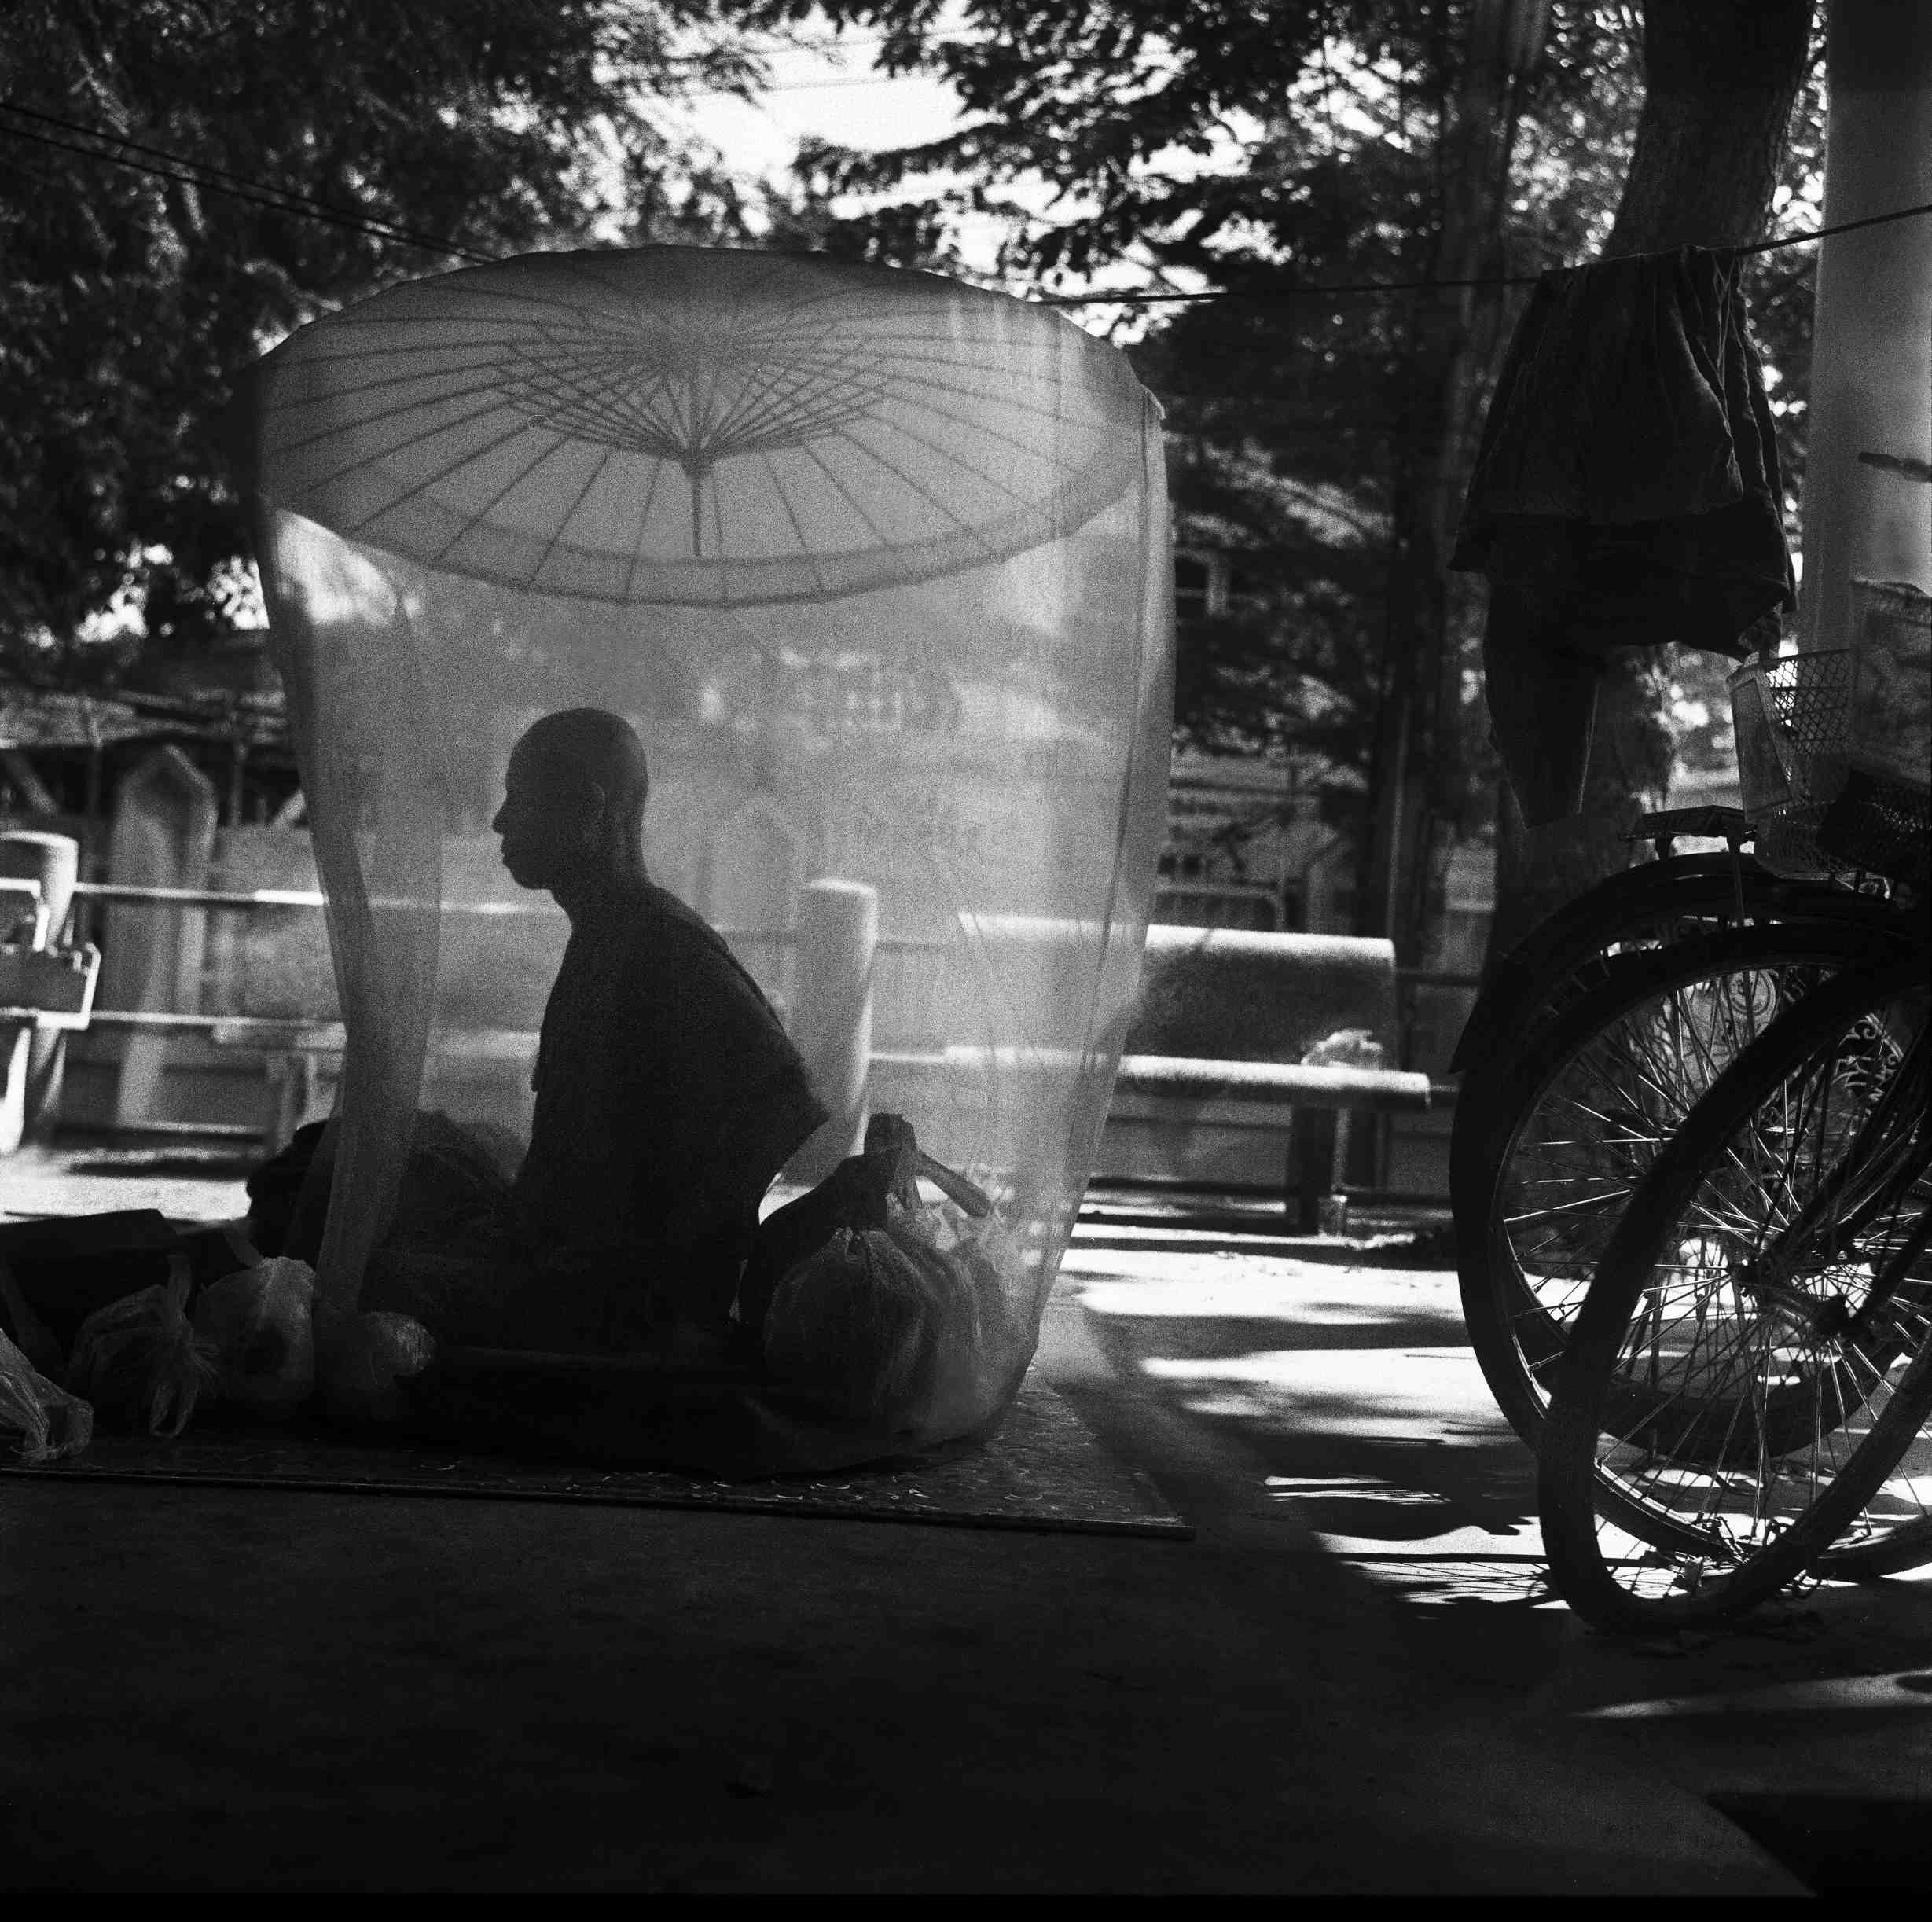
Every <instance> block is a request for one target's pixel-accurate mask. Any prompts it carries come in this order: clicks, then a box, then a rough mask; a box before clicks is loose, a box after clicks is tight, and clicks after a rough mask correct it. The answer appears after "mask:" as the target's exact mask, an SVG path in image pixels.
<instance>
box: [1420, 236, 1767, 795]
mask: <svg viewBox="0 0 1932 1922" xmlns="http://www.w3.org/2000/svg"><path fill="white" fill-rule="evenodd" d="M1742 274H1743V263H1742V261H1741V259H1740V258H1739V256H1738V255H1735V254H1734V253H1731V252H1710V251H1709V250H1708V249H1706V248H1696V247H1686V248H1680V249H1678V250H1677V252H1674V253H1668V254H1647V255H1636V256H1633V257H1632V258H1629V259H1620V260H1607V261H1600V262H1597V263H1594V264H1592V265H1591V266H1583V267H1570V268H1565V269H1561V270H1556V271H1552V272H1551V273H1548V274H1544V275H1542V276H1541V277H1540V278H1539V280H1538V281H1537V286H1536V291H1535V292H1533V294H1532V295H1531V296H1530V303H1529V306H1528V307H1527V309H1526V311H1525V312H1524V314H1523V317H1522V321H1521V322H1520V323H1519V325H1518V326H1517V329H1516V332H1515V337H1514V338H1513V339H1512V340H1511V342H1510V346H1509V352H1508V357H1507V358H1506V359H1505V361H1504V366H1503V372H1502V376H1501V378H1500V380H1499V381H1498V383H1497V390H1496V395H1495V398H1494V399H1493V400H1492V401H1491V402H1490V405H1489V417H1488V420H1487V421H1486V423H1485V424H1484V427H1483V432H1482V443H1481V445H1480V447H1479V448H1478V451H1477V455H1476V464H1475V474H1474V476H1473V477H1472V478H1471V481H1470V484H1469V493H1468V497H1467V500H1466V502H1465V503H1464V509H1463V520H1462V526H1461V528H1460V534H1459V537H1458V539H1457V542H1456V551H1455V553H1454V554H1453V556H1452V557H1451V559H1450V561H1449V564H1450V566H1451V567H1452V568H1458V569H1460V570H1462V571H1466V572H1472V573H1482V574H1486V575H1488V576H1489V584H1490V594H1489V624H1488V628H1487V630H1486V633H1485V635H1484V637H1483V662H1484V667H1485V671H1486V677H1487V681H1488V691H1489V715H1490V720H1491V723H1492V728H1493V736H1494V739H1495V741H1496V745H1497V752H1499V754H1500V755H1501V757H1502V760H1503V765H1504V768H1505V770H1507V772H1508V775H1509V779H1510V784H1511V786H1512V787H1513V788H1515V792H1516V796H1517V799H1518V800H1519V803H1521V805H1522V810H1523V814H1524V816H1525V818H1526V819H1527V820H1528V821H1530V823H1531V824H1532V825H1539V824H1541V823H1543V822H1547V821H1556V820H1559V819H1561V818H1563V817H1564V816H1566V815H1569V814H1575V813H1576V812H1577V811H1578V809H1579V808H1580V807H1581V804H1582V798H1583V785H1584V776H1585V770H1586V768H1587V766H1588V763H1589V748H1590V737H1591V733H1592V728H1593V725H1594V721H1595V715H1596V692H1597V685H1598V682H1599V680H1600V677H1601V674H1602V671H1603V663H1604V660H1605V659H1606V657H1607V656H1608V655H1609V654H1610V653H1611V652H1613V651H1614V650H1615V649H1619V648H1626V647H1646V646H1655V645H1659V644H1662V643H1663V642H1666V641H1679V642H1682V643H1684V644H1685V645H1688V646H1691V647H1697V648H1703V649H1709V650H1710V651H1711V652H1715V653H1719V654H1724V655H1728V656H1732V657H1733V658H1734V659H1740V660H1741V659H1743V657H1744V656H1746V655H1747V654H1748V653H1750V652H1751V651H1752V649H1753V647H1754V645H1757V637H1754V638H1750V639H1747V638H1745V637H1746V636H1747V632H1748V631H1749V630H1752V629H1754V627H1758V624H1759V623H1766V622H1772V621H1775V618H1776V616H1777V614H1778V613H1779V612H1780V611H1788V610H1790V609H1791V608H1793V607H1794V605H1796V602H1795V599H1794V594H1793V591H1792V590H1793V581H1792V575H1791V555H1790V553H1789V552H1788V550H1787V548H1786V546H1785V541H1784V530H1783V480H1782V479H1781V477H1780V473H1779V471H1778V454H1777V446H1776V441H1775V439H1774V438H1773V435H1772V421H1771V410H1770V407H1769V403H1768V402H1767V401H1766V399H1765V384H1764V375H1763V372H1762V370H1761V367H1760V366H1759V363H1758V353H1757V349H1756V348H1755V347H1754V345H1753V344H1752V342H1751V339H1750V332H1749V329H1748V325H1747V312H1746V304H1745V300H1744V295H1743V287H1742V284H1741V283H1742Z"/></svg>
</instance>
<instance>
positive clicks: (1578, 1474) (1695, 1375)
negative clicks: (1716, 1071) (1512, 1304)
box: [1538, 953, 1932, 1630]
mask: <svg viewBox="0 0 1932 1922" xmlns="http://www.w3.org/2000/svg"><path fill="white" fill-rule="evenodd" d="M1924 970H1925V961H1924V957H1923V953H1920V954H1916V955H1915V956H1913V957H1910V958H1908V959H1907V960H1905V961H1902V962H1899V963H1895V964H1893V965H1890V967H1888V968H1881V969H1878V970H1860V971H1859V972H1856V973H1848V974H1846V975H1842V976H1839V977H1838V979H1836V980H1834V981H1831V982H1828V983H1825V984H1824V985H1823V986H1822V987H1820V988H1818V989H1817V990H1816V992H1815V993H1814V994H1812V995H1811V996H1810V997H1809V998H1807V999H1806V1000H1805V1001H1803V1002H1802V1003H1801V1004H1800V1005H1798V1007H1797V1008H1795V1009H1794V1010H1793V1011H1792V1012H1791V1014H1789V1015H1788V1016H1786V1017H1785V1018H1784V1019H1783V1020H1780V1022H1778V1023H1776V1024H1775V1025H1774V1026H1773V1027H1772V1028H1770V1029H1769V1031H1767V1032H1766V1033H1765V1034H1764V1035H1763V1036H1761V1038H1759V1039H1758V1041H1756V1042H1754V1043H1753V1044H1752V1045H1751V1046H1750V1047H1749V1048H1747V1049H1745V1050H1744V1052H1743V1053H1742V1054H1741V1055H1740V1056H1739V1057H1738V1059H1737V1060H1736V1061H1735V1063H1733V1064H1732V1066H1731V1067H1730V1068H1728V1069H1727V1070H1726V1071H1725V1072H1724V1074H1723V1075H1721V1077H1720V1078H1719V1079H1718V1080H1717V1082H1716V1084H1715V1085H1714V1086H1713V1088H1712V1090H1711V1091H1710V1093H1709V1095H1708V1096H1706V1097H1705V1099H1704V1100H1703V1101H1701V1102H1699V1104H1698V1106H1697V1108H1695V1111H1694V1112H1692V1114H1691V1116H1690V1117H1689V1119H1688V1120H1687V1122H1686V1123H1685V1124H1684V1127H1683V1128H1682V1129H1681V1130H1680V1131H1679V1133H1678V1134H1677V1137H1676V1138H1675V1139H1674V1140H1673V1141H1672V1142H1671V1143H1670V1144H1669V1145H1668V1146H1667V1147H1666V1148H1665V1149H1664V1150H1663V1151H1662V1152H1661V1153H1660V1154H1659V1155H1658V1157H1657V1159H1656V1161H1655V1164H1654V1165H1653V1167H1652V1168H1651V1171H1650V1173H1649V1174H1648V1175H1647V1177H1646V1178H1644V1181H1643V1182H1642V1184H1641V1185H1640V1187H1639V1188H1638V1189H1637V1192H1636V1195H1635V1196H1634V1197H1633V1200H1631V1203H1630V1204H1629V1208H1628V1209H1627V1210H1626V1211H1625V1215H1624V1218H1623V1219H1622V1222H1620V1223H1619V1225H1618V1228H1617V1229H1616V1231H1615V1233H1614V1234H1613V1235H1612V1237H1611V1243H1610V1246H1609V1248H1607V1251H1606V1252H1605V1255H1604V1258H1603V1262H1602V1264H1601V1266H1600V1268H1599V1270H1598V1271H1597V1273H1596V1277H1595V1279H1594V1280H1593V1281H1592V1283H1591V1285H1590V1288H1589V1294H1588V1295H1587V1297H1586V1299H1585V1302H1584V1303H1583V1306H1582V1307H1581V1310H1579V1312H1578V1315H1577V1317H1576V1320H1575V1324H1574V1331H1573V1332H1572V1335H1571V1338H1570V1346H1569V1349H1568V1351H1567V1354H1566V1355H1565V1357H1564V1358H1563V1362H1562V1363H1561V1364H1560V1365H1559V1367H1558V1368H1557V1369H1556V1371H1555V1373H1554V1379H1553V1384H1552V1397H1551V1402H1550V1406H1549V1411H1548V1420H1547V1422H1546V1424H1545V1427H1544V1437H1543V1446H1542V1449H1541V1454H1540V1458H1539V1463H1538V1498H1539V1509H1540V1512H1541V1518H1542V1522H1543V1529H1544V1545H1545V1547H1546V1549H1548V1553H1549V1556H1550V1565H1551V1571H1552V1576H1553V1577H1554V1578H1555V1580H1556V1584H1557V1586H1558V1587H1559V1589H1560V1591H1561V1592H1562V1593H1563V1595H1564V1597H1566V1599H1567V1600H1569V1602H1570V1605H1571V1606H1572V1607H1573V1608H1575V1609H1576V1610H1577V1611H1578V1613H1579V1614H1581V1615H1584V1616H1585V1618H1586V1619H1589V1620H1591V1621H1593V1622H1596V1623H1597V1624H1598V1625H1599V1626H1603V1627H1606V1628H1611V1629H1616V1630H1646V1629H1649V1628H1652V1627H1655V1626H1662V1625H1668V1624H1684V1623H1690V1622H1708V1621H1713V1620H1717V1619H1722V1618H1724V1617H1725V1616H1728V1615H1734V1614H1735V1613H1737V1612H1739V1611H1741V1610H1743V1609H1744V1608H1748V1607H1750V1606H1751V1605H1752V1604H1754V1603H1755V1602H1757V1601H1758V1600H1761V1599H1763V1598H1764V1597H1766V1596H1768V1595H1769V1594H1771V1593H1774V1592H1775V1591H1776V1590H1777V1589H1780V1588H1781V1587H1783V1586H1785V1585H1786V1584H1787V1582H1791V1581H1792V1580H1794V1579H1795V1578H1798V1576H1800V1575H1802V1574H1804V1573H1805V1571H1807V1570H1808V1569H1811V1568H1813V1567H1819V1568H1820V1570H1821V1571H1824V1572H1826V1573H1842V1574H1847V1575H1853V1574H1860V1573H1863V1574H1875V1573H1880V1572H1885V1571H1886V1569H1887V1568H1888V1567H1902V1566H1908V1565H1910V1564H1911V1563H1912V1562H1913V1561H1915V1560H1919V1559H1920V1556H1921V1554H1922V1552H1923V1546H1924V1541H1925V1537H1926V1533H1927V1531H1928V1527H1932V1457H1929V1454H1928V1449H1927V1444H1926V1439H1925V1437H1924V1434H1923V1431H1924V1428H1925V1424H1926V1417H1927V1416H1928V1414H1932V1172H1929V1164H1932V1143H1928V1141H1927V1139H1926V1106H1925V1095H1926V1089H1925V1086H1924V1085H1923V1084H1924V1081H1925V1075H1926V1059H1927V1051H1926V1036H1925V1033H1924V1026H1923V1006H1922V1005H1919V1006H1916V1007H1913V1008H1911V1009H1909V1010H1908V1012H1901V1001H1906V1002H1909V1001H1912V998H1913V997H1914V996H1915V993H1916V990H1918V989H1919V986H1920V983H1922V982H1923V979H1924ZM1901 1025H1906V1026H1909V1027H1912V1028H1914V1029H1915V1034H1914V1038H1913V1040H1912V1044H1911V1046H1909V1047H1908V1049H1906V1051H1905V1053H1904V1056H1903V1057H1902V1058H1901V1056H1900V1055H1899V1053H1898V1050H1897V1045H1896V1042H1895V1040H1894V1039H1893V1036H1894V1034H1895V1033H1896V1031H1897V1029H1898V1028H1899V1027H1901ZM1633 1388H1636V1389H1639V1390H1640V1391H1641V1394H1640V1396H1638V1397H1636V1398H1633V1396H1632V1395H1631V1394H1630V1391H1631V1390H1632V1389H1633ZM1835 1543H1837V1544H1839V1547H1838V1550H1837V1553H1836V1557H1835V1558H1834V1556H1833V1553H1832V1551H1833V1549H1834V1544H1835Z"/></svg>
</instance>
